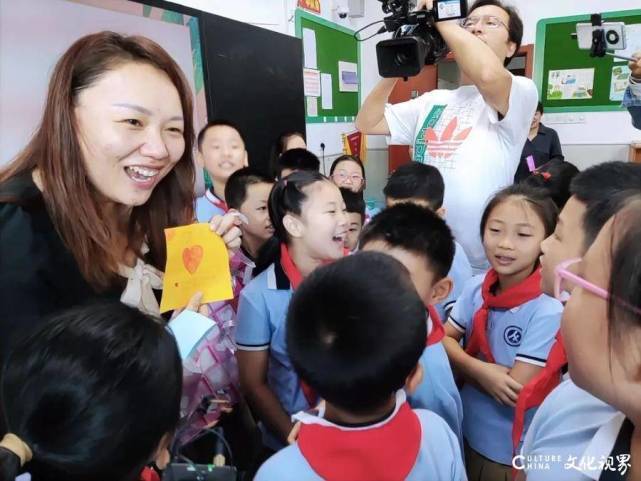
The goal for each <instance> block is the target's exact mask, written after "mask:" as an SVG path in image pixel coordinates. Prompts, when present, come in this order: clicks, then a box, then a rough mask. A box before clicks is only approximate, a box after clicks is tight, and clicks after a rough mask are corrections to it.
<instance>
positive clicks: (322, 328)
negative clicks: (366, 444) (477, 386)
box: [287, 252, 427, 413]
mask: <svg viewBox="0 0 641 481" xmlns="http://www.w3.org/2000/svg"><path fill="white" fill-rule="evenodd" d="M426 336H427V318H426V314H425V306H423V303H422V302H421V299H420V298H419V296H418V294H417V293H416V290H415V289H414V285H413V284H412V280H411V278H410V276H409V273H408V271H407V270H406V269H405V267H404V266H403V265H402V264H401V263H400V262H398V261H397V260H396V259H394V258H392V257H390V256H388V255H386V254H382V253H379V252H359V253H357V254H354V255H351V256H347V257H344V258H343V259H341V260H339V261H336V262H334V263H332V264H329V265H327V266H324V267H321V268H318V269H316V270H315V271H314V272H313V273H312V274H311V275H310V276H309V277H307V278H306V279H305V280H304V281H303V283H302V284H301V285H300V287H299V288H298V289H297V290H296V291H295V292H294V296H293V298H292V300H291V303H290V306H289V311H288V314H287V348H288V352H289V357H290V359H291V361H292V364H293V365H294V368H295V369H296V372H297V373H298V375H299V376H300V377H301V379H302V380H303V381H305V382H306V383H307V384H308V385H309V386H310V387H312V388H313V389H314V390H315V391H316V392H317V393H318V394H319V396H320V397H321V398H323V399H326V400H327V402H329V403H332V404H334V405H336V406H338V407H340V408H343V409H346V410H349V411H350V412H353V413H367V412H371V411H372V410H373V409H376V408H378V407H380V406H382V405H383V404H384V403H385V402H386V401H387V400H388V399H389V398H390V396H391V395H392V394H393V393H394V392H396V391H397V390H398V389H401V388H402V387H403V386H404V384H405V381H406V379H407V377H408V376H409V375H410V374H411V373H412V371H413V369H414V368H415V367H416V365H417V363H418V360H419V358H420V356H421V354H422V352H423V349H424V348H425V338H426Z"/></svg>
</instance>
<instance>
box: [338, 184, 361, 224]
mask: <svg viewBox="0 0 641 481" xmlns="http://www.w3.org/2000/svg"><path fill="white" fill-rule="evenodd" d="M340 191H341V195H342V196H343V200H344V201H345V210H347V212H349V213H353V214H360V216H361V223H363V222H365V199H363V193H362V192H352V191H351V190H349V189H346V188H344V187H341V189H340Z"/></svg>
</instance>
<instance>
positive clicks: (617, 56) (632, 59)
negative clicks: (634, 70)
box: [605, 52, 639, 62]
mask: <svg viewBox="0 0 641 481" xmlns="http://www.w3.org/2000/svg"><path fill="white" fill-rule="evenodd" d="M605 54H606V55H609V56H610V57H614V58H620V59H621V60H627V61H628V62H637V61H638V60H639V59H636V58H632V57H626V56H625V55H619V54H618V53H613V52H605Z"/></svg>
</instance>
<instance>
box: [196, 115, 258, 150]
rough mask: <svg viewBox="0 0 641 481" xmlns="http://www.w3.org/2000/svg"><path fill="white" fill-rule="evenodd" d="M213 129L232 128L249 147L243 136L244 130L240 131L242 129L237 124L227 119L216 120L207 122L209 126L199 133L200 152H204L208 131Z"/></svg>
mask: <svg viewBox="0 0 641 481" xmlns="http://www.w3.org/2000/svg"><path fill="white" fill-rule="evenodd" d="M212 127H231V128H232V129H234V130H235V131H236V132H238V135H240V139H241V140H242V141H243V145H245V146H246V145H247V142H245V136H244V135H243V132H242V130H240V127H238V125H237V124H235V123H234V122H232V121H231V120H227V119H216V120H211V121H209V122H207V125H205V126H204V127H203V128H202V129H201V130H200V132H198V137H197V145H198V150H202V147H203V142H204V140H205V135H206V134H207V131H208V130H209V129H211V128H212Z"/></svg>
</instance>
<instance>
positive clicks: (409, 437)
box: [297, 402, 422, 481]
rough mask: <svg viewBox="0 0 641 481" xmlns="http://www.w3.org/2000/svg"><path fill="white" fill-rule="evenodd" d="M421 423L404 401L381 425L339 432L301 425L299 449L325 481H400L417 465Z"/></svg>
mask: <svg viewBox="0 0 641 481" xmlns="http://www.w3.org/2000/svg"><path fill="white" fill-rule="evenodd" d="M421 435H422V430H421V423H420V421H419V419H418V416H417V415H416V413H415V412H414V411H412V409H411V408H410V406H409V404H407V402H404V403H403V404H402V405H401V407H400V409H399V410H398V412H397V413H396V415H394V417H393V418H392V419H390V420H389V421H388V422H386V423H384V424H382V425H381V426H377V427H372V428H367V429H351V430H348V429H341V428H340V427H338V426H324V425H321V424H305V423H302V424H301V428H300V433H299V434H298V440H297V443H298V447H299V449H300V451H301V453H302V454H303V457H304V458H305V459H306V460H307V462H308V463H309V465H310V466H311V467H312V469H313V470H314V471H315V472H316V474H318V475H319V476H320V477H321V478H323V479H324V480H326V481H344V480H346V479H349V480H350V481H372V480H373V479H375V480H376V481H399V480H402V479H405V478H407V476H408V475H409V473H410V472H411V470H412V468H413V467H414V465H415V464H416V459H417V457H418V454H419V449H420V446H421Z"/></svg>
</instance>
